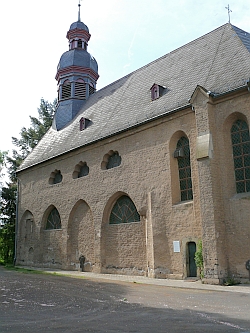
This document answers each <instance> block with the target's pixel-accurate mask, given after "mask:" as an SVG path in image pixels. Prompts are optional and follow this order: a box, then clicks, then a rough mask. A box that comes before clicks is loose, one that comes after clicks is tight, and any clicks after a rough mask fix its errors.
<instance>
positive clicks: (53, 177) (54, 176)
mask: <svg viewBox="0 0 250 333" xmlns="http://www.w3.org/2000/svg"><path fill="white" fill-rule="evenodd" d="M61 181H62V174H61V171H60V170H57V169H56V170H55V171H53V172H51V174H50V178H49V184H50V185H53V184H58V183H61Z"/></svg>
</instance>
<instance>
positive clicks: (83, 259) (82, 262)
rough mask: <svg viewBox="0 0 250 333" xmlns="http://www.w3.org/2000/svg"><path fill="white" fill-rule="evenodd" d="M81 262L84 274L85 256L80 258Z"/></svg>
mask: <svg viewBox="0 0 250 333" xmlns="http://www.w3.org/2000/svg"><path fill="white" fill-rule="evenodd" d="M79 261H80V268H81V269H82V272H84V263H85V257H84V255H81V256H80V258H79Z"/></svg>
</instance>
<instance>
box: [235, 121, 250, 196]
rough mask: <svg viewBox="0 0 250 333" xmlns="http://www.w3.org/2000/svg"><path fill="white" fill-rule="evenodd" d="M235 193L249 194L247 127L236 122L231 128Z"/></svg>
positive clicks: (248, 142)
mask: <svg viewBox="0 0 250 333" xmlns="http://www.w3.org/2000/svg"><path fill="white" fill-rule="evenodd" d="M231 139H232V147H233V158H234V172H235V181H236V191H237V193H243V192H250V137H249V129H248V125H247V123H246V122H245V121H244V120H239V119H238V120H237V121H235V122H234V123H233V126H232V128H231Z"/></svg>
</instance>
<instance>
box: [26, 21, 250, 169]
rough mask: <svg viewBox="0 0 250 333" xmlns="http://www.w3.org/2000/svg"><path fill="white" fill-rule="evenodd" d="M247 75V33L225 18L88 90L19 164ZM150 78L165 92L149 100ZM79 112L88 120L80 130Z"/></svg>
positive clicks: (53, 154)
mask: <svg viewBox="0 0 250 333" xmlns="http://www.w3.org/2000/svg"><path fill="white" fill-rule="evenodd" d="M249 78H250V34H249V33H247V32H245V31H243V30H241V29H239V28H237V27H235V26H233V25H231V24H229V23H227V24H225V25H223V26H221V27H219V28H217V29H215V30H213V31H212V32H210V33H208V34H206V35H204V36H202V37H200V38H198V39H196V40H194V41H192V42H190V43H188V44H186V45H184V46H182V47H180V48H178V49H176V50H174V51H172V52H170V53H168V54H166V55H164V56H163V57H161V58H159V59H157V60H155V61H153V62H151V63H149V64H148V65H146V66H144V67H142V68H140V69H138V70H136V71H134V72H132V73H131V74H129V75H127V76H125V77H123V78H121V79H119V80H117V81H115V82H113V83H111V84H110V85H108V86H106V87H104V88H102V89H100V90H99V91H97V92H96V93H94V94H93V95H91V96H90V98H89V99H88V100H87V101H86V103H85V104H84V106H83V108H82V109H81V111H80V112H79V113H78V114H77V115H76V117H75V118H74V119H73V120H72V121H71V122H70V123H69V124H68V125H67V126H66V127H65V128H63V129H61V130H60V131H56V130H54V129H53V128H50V129H49V131H48V132H47V133H46V134H45V136H44V137H43V138H42V140H41V141H40V142H39V143H38V145H37V146H36V147H35V148H34V150H33V151H32V152H31V153H30V154H29V155H28V156H27V158H26V159H25V160H24V162H23V163H22V165H21V166H20V168H19V170H23V169H26V168H29V167H31V166H33V165H36V164H39V163H41V162H44V161H46V160H48V159H52V158H53V157H56V156H59V155H61V154H64V153H66V152H69V151H71V150H74V149H77V148H78V147H81V146H84V145H89V144H91V143H93V142H96V141H98V140H101V139H103V138H106V137H108V136H111V135H115V134H116V133H119V132H121V131H124V130H127V129H129V128H131V127H133V126H136V125H139V124H142V123H144V122H147V121H150V120H152V119H154V118H155V117H158V116H161V115H164V114H167V113H169V112H172V111H173V110H175V109H178V108H181V107H182V106H183V107H184V106H185V105H188V104H189V99H190V97H191V96H192V93H193V92H194V90H195V88H196V87H197V85H200V86H202V87H204V88H206V89H207V90H209V91H212V92H215V93H221V92H225V91H228V90H231V89H233V88H236V87H239V86H243V85H245V84H246V81H247V80H248V79H249ZM154 83H157V84H159V85H161V86H164V87H167V93H165V94H164V95H163V96H162V97H160V98H158V99H156V100H154V101H151V94H150V88H151V87H152V85H153V84H154ZM81 117H85V118H88V119H90V120H91V125H90V126H89V127H88V128H87V129H85V130H84V131H79V120H80V118H81Z"/></svg>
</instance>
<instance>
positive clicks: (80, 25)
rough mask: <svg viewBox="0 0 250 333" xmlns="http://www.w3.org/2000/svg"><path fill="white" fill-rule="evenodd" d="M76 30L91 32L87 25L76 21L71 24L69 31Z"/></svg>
mask: <svg viewBox="0 0 250 333" xmlns="http://www.w3.org/2000/svg"><path fill="white" fill-rule="evenodd" d="M74 29H81V30H85V31H87V32H89V28H88V27H87V26H86V24H84V23H83V22H81V21H76V22H74V23H72V24H71V26H70V28H69V31H70V30H74Z"/></svg>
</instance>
